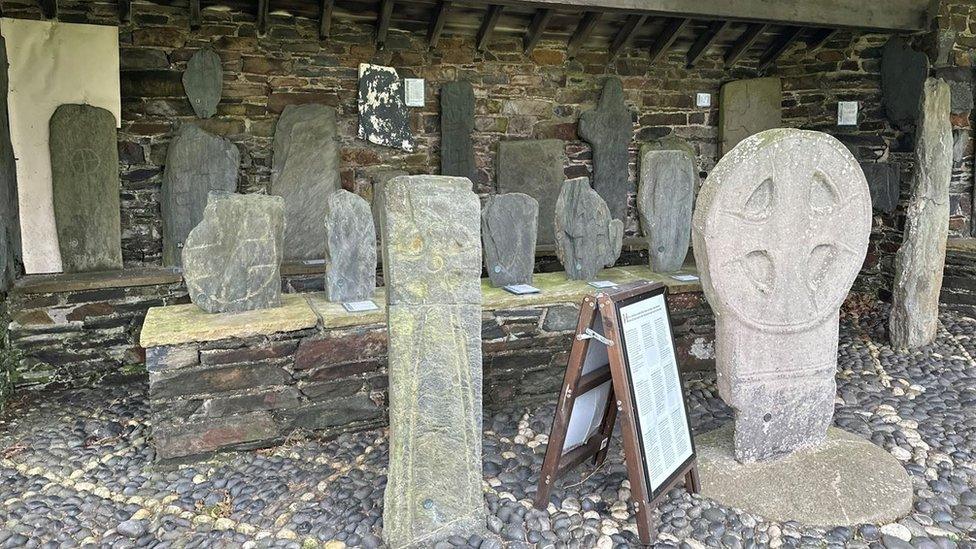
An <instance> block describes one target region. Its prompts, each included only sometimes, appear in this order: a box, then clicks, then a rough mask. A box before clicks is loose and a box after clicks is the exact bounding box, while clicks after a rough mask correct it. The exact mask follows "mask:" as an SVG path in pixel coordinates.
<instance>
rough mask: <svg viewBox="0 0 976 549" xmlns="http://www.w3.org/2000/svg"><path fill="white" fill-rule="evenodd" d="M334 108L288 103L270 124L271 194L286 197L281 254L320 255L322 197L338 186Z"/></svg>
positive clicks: (289, 257)
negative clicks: (276, 120)
mask: <svg viewBox="0 0 976 549" xmlns="http://www.w3.org/2000/svg"><path fill="white" fill-rule="evenodd" d="M336 133H337V130H336V113H335V109H334V108H332V107H328V106H325V105H315V104H308V105H298V106H296V105H289V106H287V107H285V110H284V112H282V113H281V118H279V119H278V124H277V125H276V126H275V135H274V143H273V148H274V158H273V161H272V167H271V194H273V195H277V196H280V197H282V198H283V199H284V200H285V241H284V254H285V259H286V260H304V259H320V258H321V257H322V254H323V253H324V250H323V242H324V241H325V225H323V223H322V219H323V218H324V217H325V208H326V202H327V201H328V199H329V196H330V195H331V194H332V193H333V192H335V191H336V190H337V189H339V188H340V187H341V185H340V183H339V146H338V143H337V142H336Z"/></svg>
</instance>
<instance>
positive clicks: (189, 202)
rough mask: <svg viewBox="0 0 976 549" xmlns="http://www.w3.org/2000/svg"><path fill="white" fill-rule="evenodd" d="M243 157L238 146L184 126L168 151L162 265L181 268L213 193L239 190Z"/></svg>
mask: <svg viewBox="0 0 976 549" xmlns="http://www.w3.org/2000/svg"><path fill="white" fill-rule="evenodd" d="M240 164H241V153H240V151H239V150H238V149H237V146H236V145H234V144H233V143H231V142H230V141H228V140H227V139H224V138H222V137H217V136H216V135H211V134H209V133H207V132H206V131H204V130H202V129H200V128H199V127H197V126H196V125H194V124H183V126H181V127H180V130H179V132H178V133H177V134H176V138H175V139H173V141H172V142H171V143H170V144H169V148H168V149H167V150H166V168H165V171H164V172H163V184H162V186H161V187H160V193H159V194H160V197H159V207H160V210H161V213H162V217H163V265H167V266H171V267H179V266H180V265H181V261H182V256H183V244H184V243H185V242H186V237H187V236H189V234H190V231H191V230H192V229H193V227H196V226H197V223H199V222H200V220H201V219H203V209H204V208H206V207H207V196H208V195H209V194H210V192H211V191H223V192H234V191H235V190H237V171H238V167H239V166H240Z"/></svg>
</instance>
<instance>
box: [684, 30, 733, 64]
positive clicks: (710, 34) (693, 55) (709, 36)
mask: <svg viewBox="0 0 976 549" xmlns="http://www.w3.org/2000/svg"><path fill="white" fill-rule="evenodd" d="M729 25H731V23H730V22H729V21H715V22H713V23H711V24H710V25H708V29H706V30H705V32H703V33H701V35H700V36H699V37H698V38H697V39H696V40H695V43H694V44H692V45H691V49H689V50H688V57H687V66H688V68H689V69H690V68H692V67H694V66H695V63H697V62H698V60H699V59H701V58H702V56H703V55H705V52H707V51H708V48H710V47H712V45H714V44H715V41H716V40H718V37H719V35H720V34H722V33H723V32H725V29H727V28H729Z"/></svg>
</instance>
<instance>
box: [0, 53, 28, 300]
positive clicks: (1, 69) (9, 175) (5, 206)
mask: <svg viewBox="0 0 976 549" xmlns="http://www.w3.org/2000/svg"><path fill="white" fill-rule="evenodd" d="M8 65H9V63H7V46H6V43H5V42H4V40H3V37H0V292H6V291H7V289H9V288H10V286H11V285H12V284H13V281H14V278H16V276H17V274H18V271H19V267H18V264H20V263H21V262H22V261H23V259H22V258H23V255H22V254H21V247H20V246H21V243H20V208H19V206H18V202H17V200H18V198H17V196H18V195H17V166H16V161H15V159H14V149H13V145H12V144H11V143H10V118H9V116H8V115H7V91H8V90H7V88H8V83H9V80H8V79H7V67H8Z"/></svg>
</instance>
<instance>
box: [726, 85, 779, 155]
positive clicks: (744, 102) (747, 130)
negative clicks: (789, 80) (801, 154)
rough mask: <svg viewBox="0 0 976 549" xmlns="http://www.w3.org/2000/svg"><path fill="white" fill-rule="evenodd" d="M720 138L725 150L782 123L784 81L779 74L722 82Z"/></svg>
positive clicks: (727, 150)
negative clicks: (778, 76)
mask: <svg viewBox="0 0 976 549" xmlns="http://www.w3.org/2000/svg"><path fill="white" fill-rule="evenodd" d="M719 103H720V104H719V108H718V139H719V145H720V148H721V151H720V152H721V154H723V155H724V154H726V153H728V152H729V151H731V150H732V148H733V147H735V146H736V145H738V144H739V142H740V141H742V140H743V139H745V138H747V137H749V136H751V135H755V134H757V133H759V132H761V131H764V130H771V129H773V128H778V127H780V126H782V125H783V84H782V82H781V81H780V79H779V78H753V79H751V80H736V81H734V82H728V83H726V84H724V85H723V86H722V93H721V96H720V99H719Z"/></svg>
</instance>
